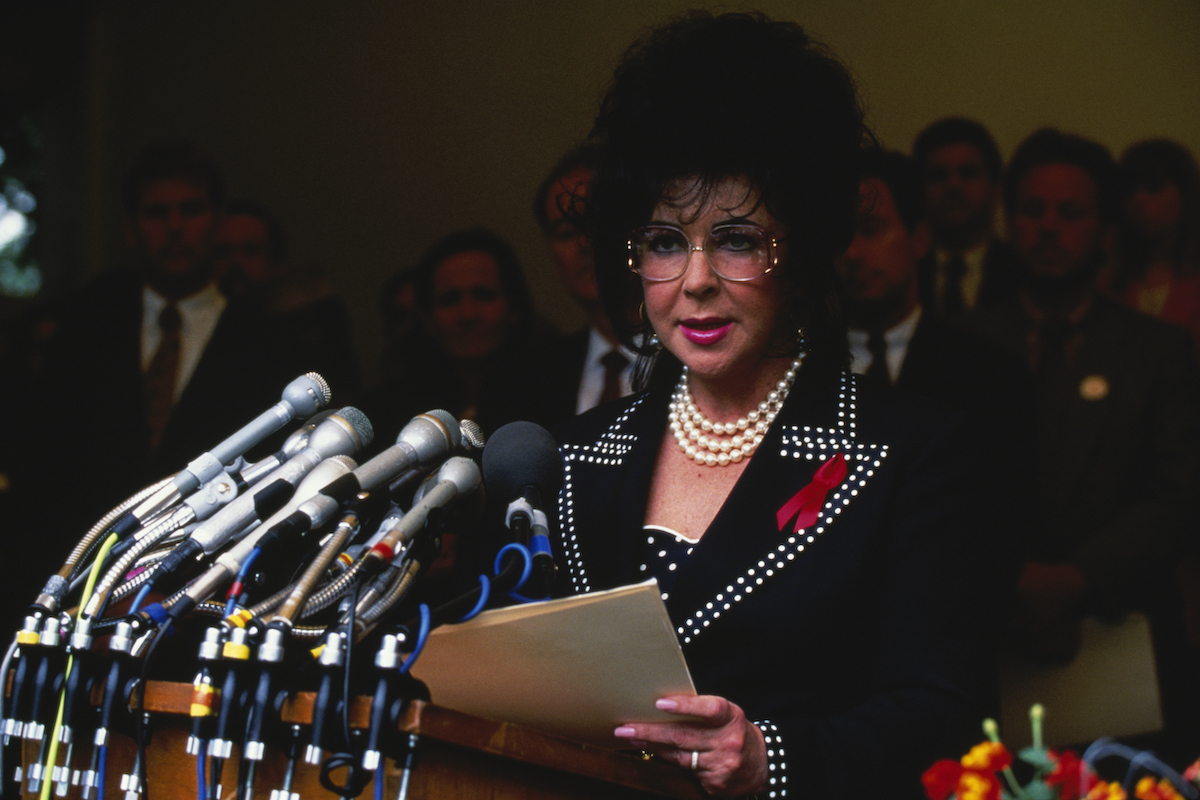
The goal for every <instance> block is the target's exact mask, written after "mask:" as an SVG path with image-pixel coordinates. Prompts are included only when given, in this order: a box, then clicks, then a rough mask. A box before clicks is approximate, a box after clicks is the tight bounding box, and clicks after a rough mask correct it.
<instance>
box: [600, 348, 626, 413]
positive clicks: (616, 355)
mask: <svg viewBox="0 0 1200 800" xmlns="http://www.w3.org/2000/svg"><path fill="white" fill-rule="evenodd" d="M600 363H601V364H603V365H604V390H603V391H602V392H601V393H600V402H601V403H608V402H610V401H612V400H617V399H619V398H620V397H621V395H622V394H624V393H623V392H622V391H621V372H622V371H624V369H625V367H626V366H627V365H628V364H629V359H628V358H626V357H625V356H624V354H622V353H621V351H620V350H615V349H614V350H609V351H608V352H607V353H605V354H604V355H603V356H601V357H600Z"/></svg>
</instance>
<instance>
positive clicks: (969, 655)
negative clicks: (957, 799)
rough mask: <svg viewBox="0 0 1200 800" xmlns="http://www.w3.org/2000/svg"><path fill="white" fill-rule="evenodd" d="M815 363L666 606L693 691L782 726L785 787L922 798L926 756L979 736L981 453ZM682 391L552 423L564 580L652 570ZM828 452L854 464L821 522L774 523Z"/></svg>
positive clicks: (574, 585) (944, 424) (588, 584)
mask: <svg viewBox="0 0 1200 800" xmlns="http://www.w3.org/2000/svg"><path fill="white" fill-rule="evenodd" d="M807 369H808V367H807V366H806V367H804V368H802V369H801V370H800V375H799V377H798V379H797V382H796V384H795V386H794V388H793V389H792V392H791V394H790V396H789V397H788V400H787V402H786V403H785V405H784V407H783V409H782V411H781V412H780V415H779V416H778V417H777V418H776V420H775V423H774V425H773V426H772V428H771V429H770V430H769V431H768V433H767V435H766V437H765V438H764V440H763V442H762V444H761V445H760V446H759V448H758V450H757V452H756V453H755V455H754V456H753V458H752V460H751V461H750V463H749V465H748V466H747V467H746V470H745V472H744V473H743V474H742V475H741V476H740V478H739V480H738V482H737V484H736V485H735V486H734V488H733V490H732V492H731V493H730V495H729V497H728V498H727V499H726V501H725V503H724V505H723V507H722V508H721V510H720V512H719V513H718V514H717V516H716V518H715V519H714V520H713V521H712V523H711V525H710V526H709V528H708V530H707V531H705V532H704V535H703V538H701V540H700V543H699V544H698V545H697V546H696V547H695V549H694V551H693V552H692V554H691V555H690V556H689V557H688V558H687V560H686V561H685V562H683V563H682V564H681V565H680V567H679V569H678V570H677V572H676V573H675V575H676V578H675V583H674V588H673V590H672V591H671V593H670V596H669V598H668V600H667V601H666V605H667V611H668V613H669V614H670V617H671V621H672V624H673V625H674V626H675V628H676V633H677V636H678V638H679V641H680V644H681V646H682V648H683V653H684V656H685V657H686V659H687V662H688V666H689V668H690V670H691V673H692V677H693V679H694V682H695V685H696V689H697V691H698V692H700V693H701V694H716V695H720V696H724V697H727V698H729V699H731V700H732V701H733V702H735V703H737V704H738V705H740V706H741V707H742V709H743V710H744V711H745V712H746V714H747V717H748V718H749V719H751V720H755V721H756V722H758V723H769V724H770V726H773V728H770V727H769V726H768V729H769V730H770V731H771V736H772V738H773V739H774V740H775V741H776V742H778V745H777V747H778V748H779V749H780V750H781V751H782V752H779V751H776V752H775V756H776V757H775V758H773V759H772V761H773V763H775V764H776V772H775V773H773V774H775V775H776V776H780V775H786V776H787V789H788V795H789V796H792V795H793V794H795V795H797V796H803V797H817V798H829V797H854V798H859V797H868V796H876V795H879V796H883V795H886V796H888V797H920V796H922V794H923V792H922V789H921V786H920V773H921V771H922V770H924V769H925V768H926V767H928V766H929V764H931V763H932V761H931V760H930V759H932V758H936V757H940V756H938V755H937V754H938V753H945V754H946V756H947V757H953V752H952V751H954V750H955V748H956V747H960V746H963V744H964V740H965V741H970V740H972V739H974V738H977V736H978V733H977V731H978V727H977V726H978V718H979V715H980V714H981V711H980V708H979V707H978V706H977V705H974V704H973V703H972V699H974V694H973V690H974V689H975V688H976V686H977V685H978V684H977V681H978V680H979V675H978V672H977V670H978V669H979V667H980V666H981V664H980V658H979V652H978V650H977V649H975V648H976V646H977V644H978V643H977V642H976V641H975V639H974V636H975V634H976V633H977V632H978V629H979V626H977V625H976V624H974V620H973V619H972V615H973V613H974V608H975V601H974V600H973V599H972V598H973V596H974V592H976V591H979V587H978V586H977V585H976V584H975V582H974V575H975V570H976V565H975V564H974V563H973V562H972V561H971V560H970V548H968V547H966V546H965V544H964V543H965V542H966V541H967V539H968V538H969V535H968V531H969V530H970V529H971V527H972V525H971V521H970V520H971V516H970V515H971V510H970V498H969V491H968V488H967V487H966V486H965V485H964V483H963V481H964V478H965V476H966V475H967V474H968V473H970V471H971V461H970V458H971V455H970V453H964V452H963V451H962V450H961V449H960V447H959V445H961V442H960V441H959V440H957V438H956V436H955V435H954V434H953V431H954V430H955V429H954V426H953V423H952V421H950V420H948V419H946V417H945V416H944V415H931V414H929V413H928V410H924V411H923V410H921V409H920V408H919V407H915V406H911V405H905V404H895V405H887V406H880V405H872V404H868V403H860V401H859V398H858V394H857V389H856V388H855V383H856V379H854V378H852V377H851V376H850V375H849V373H843V374H840V375H839V374H838V373H836V372H832V371H829V372H825V373H820V374H814V371H812V370H810V371H808V372H806V370H807ZM668 383H669V382H668ZM670 393H671V386H670V385H660V386H658V387H657V388H655V389H652V390H651V391H650V392H649V393H647V394H642V395H635V396H634V397H631V398H627V399H625V400H623V401H622V402H620V403H614V404H612V405H608V406H604V407H601V408H597V409H594V410H592V411H590V412H588V413H587V414H583V415H581V416H579V417H576V418H575V419H573V420H572V421H570V422H568V423H567V424H565V425H564V426H561V427H560V429H559V430H558V432H557V433H558V436H559V441H560V444H561V448H562V453H563V456H564V459H565V462H564V463H565V466H566V479H565V482H564V486H563V491H562V494H561V496H560V520H559V528H560V530H559V537H560V539H559V541H558V548H557V549H558V552H557V555H558V558H559V560H560V564H561V568H560V578H559V579H560V581H562V582H564V583H565V584H566V585H567V587H568V588H569V589H570V590H571V591H574V592H576V593H579V592H589V591H594V590H597V589H606V588H610V587H614V586H619V585H622V584H628V583H632V582H635V581H638V580H640V578H639V572H638V564H639V563H641V562H642V561H644V558H643V554H642V548H643V547H644V543H645V538H644V534H643V530H642V525H643V521H644V519H645V510H646V503H647V498H648V493H649V488H650V480H651V475H652V473H653V469H654V464H655V460H656V455H657V453H658V449H659V447H660V445H662V442H663V436H664V433H665V431H666V424H667V406H668V400H669V396H670ZM869 405H870V406H872V407H871V408H868V406H869ZM662 446H674V443H673V442H668V444H666V445H662ZM835 452H838V453H842V454H844V455H845V457H846V459H847V463H848V467H849V471H848V473H847V475H846V478H845V480H844V481H843V482H842V484H841V485H840V486H837V487H835V488H833V489H832V490H831V491H830V492H829V494H828V495H827V497H826V502H825V504H824V506H823V509H822V511H821V513H820V515H819V516H818V519H817V521H816V523H815V524H812V525H810V526H809V527H807V528H805V529H802V530H801V531H800V532H798V533H797V532H795V531H794V530H793V526H792V525H791V524H785V525H784V526H783V530H780V526H779V524H778V522H777V520H776V512H777V510H778V509H779V508H780V507H781V506H782V505H783V504H784V503H785V502H787V501H788V500H789V499H790V498H792V497H793V496H794V495H795V494H796V493H797V492H798V491H799V490H800V489H801V488H802V487H804V486H807V485H808V484H810V483H811V482H812V480H813V477H814V474H815V472H816V470H817V469H818V468H819V467H820V466H821V465H822V463H823V462H825V461H827V460H828V459H829V458H830V457H831V456H832V455H833V454H834V453H835ZM714 469H716V467H714ZM968 573H970V576H968ZM583 635H586V632H583ZM631 652H632V653H636V649H631ZM771 749H772V750H773V751H775V750H776V748H775V747H772V748H771ZM868 754H869V755H868ZM763 796H765V794H764V795H763Z"/></svg>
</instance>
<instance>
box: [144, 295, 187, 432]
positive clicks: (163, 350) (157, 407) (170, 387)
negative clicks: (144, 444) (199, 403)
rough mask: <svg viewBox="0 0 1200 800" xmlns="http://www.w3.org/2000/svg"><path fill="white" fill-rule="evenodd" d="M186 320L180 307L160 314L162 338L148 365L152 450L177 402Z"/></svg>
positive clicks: (147, 383)
mask: <svg viewBox="0 0 1200 800" xmlns="http://www.w3.org/2000/svg"><path fill="white" fill-rule="evenodd" d="M182 322H183V320H182V319H181V318H180V316H179V309H178V308H176V307H175V306H173V305H168V306H167V307H166V308H164V309H163V310H162V313H161V314H159V315H158V327H159V328H160V329H161V330H162V339H161V340H160V341H159V343H158V350H156V351H155V352H154V358H152V359H151V360H150V366H149V367H147V368H146V407H147V416H146V421H147V423H148V424H149V426H150V449H151V450H153V449H155V448H157V447H158V443H159V440H160V439H162V434H163V430H164V429H165V428H166V427H167V418H168V417H170V416H171V406H173V405H174V404H175V381H176V380H177V378H178V376H179V346H180V337H179V329H180V326H181V324H182Z"/></svg>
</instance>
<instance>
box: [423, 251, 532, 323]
mask: <svg viewBox="0 0 1200 800" xmlns="http://www.w3.org/2000/svg"><path fill="white" fill-rule="evenodd" d="M474 252H480V253H487V254H488V255H489V256H491V257H492V260H493V261H495V262H496V269H497V270H498V272H499V273H500V286H501V288H503V289H504V297H505V299H506V300H507V301H508V306H509V308H511V309H512V310H513V313H514V314H516V315H517V317H518V318H519V319H522V320H525V319H528V318H529V317H530V316H532V315H533V294H532V293H531V292H530V291H529V284H528V283H527V282H526V280H525V273H524V272H523V271H522V270H521V262H520V261H519V260H518V259H517V254H516V251H514V250H513V249H512V245H510V244H509V243H508V242H506V241H505V240H504V239H503V238H502V237H501V236H500V235H499V234H498V233H495V232H494V231H491V230H489V229H487V228H468V229H466V230H460V231H454V232H453V233H448V234H446V235H445V236H443V237H442V238H441V239H438V240H437V241H436V242H434V243H433V244H432V245H430V246H429V249H428V250H426V251H425V254H424V255H422V256H421V260H420V261H419V262H417V265H416V266H415V267H414V268H413V296H414V298H415V300H416V303H417V308H420V309H424V310H426V311H428V310H429V309H431V308H433V273H434V272H436V271H437V268H438V266H439V265H440V264H441V263H442V262H443V261H445V260H446V259H447V258H450V256H456V255H458V254H459V253H474Z"/></svg>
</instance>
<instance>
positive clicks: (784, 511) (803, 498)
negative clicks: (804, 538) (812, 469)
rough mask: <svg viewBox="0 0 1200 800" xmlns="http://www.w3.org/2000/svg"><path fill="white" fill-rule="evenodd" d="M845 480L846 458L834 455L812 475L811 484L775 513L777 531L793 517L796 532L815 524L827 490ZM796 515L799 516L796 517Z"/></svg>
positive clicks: (785, 525) (838, 454)
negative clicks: (777, 525)
mask: <svg viewBox="0 0 1200 800" xmlns="http://www.w3.org/2000/svg"><path fill="white" fill-rule="evenodd" d="M845 479H846V457H845V456H844V455H842V454H841V453H835V454H834V456H833V458H830V459H827V460H826V461H825V463H824V464H822V465H821V466H820V468H819V469H817V474H816V475H813V479H812V483H810V484H809V485H808V486H805V487H804V488H803V489H801V490H800V491H798V492H796V494H795V496H794V497H792V499H791V500H788V501H787V502H786V503H784V504H783V508H781V509H779V511H777V512H776V513H775V520H776V522H778V524H779V530H783V529H784V528H786V527H787V523H788V520H789V519H791V518H792V517H793V516H795V517H796V528H795V530H796V531H797V532H799V530H800V529H801V528H807V527H809V526H810V525H812V524H813V523H814V522H816V521H817V515H819V514H820V513H821V506H823V505H825V496H826V495H827V494H829V490H830V489H832V488H833V487H835V486H840V485H841V483H842V481H843V480H845ZM797 514H799V516H796V515H797Z"/></svg>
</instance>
